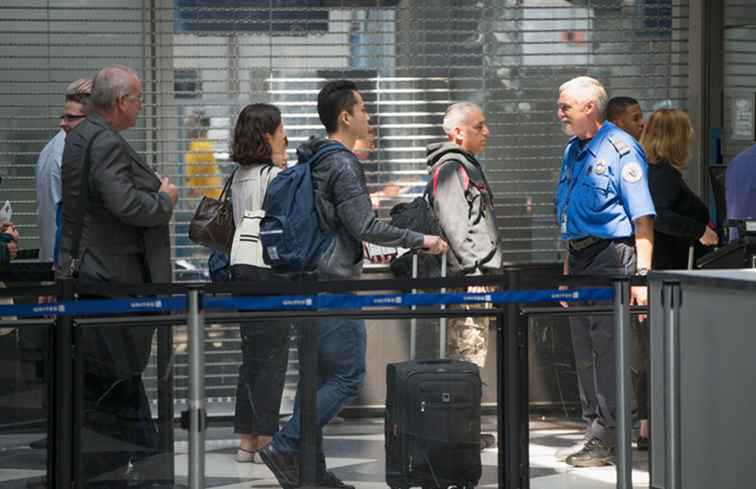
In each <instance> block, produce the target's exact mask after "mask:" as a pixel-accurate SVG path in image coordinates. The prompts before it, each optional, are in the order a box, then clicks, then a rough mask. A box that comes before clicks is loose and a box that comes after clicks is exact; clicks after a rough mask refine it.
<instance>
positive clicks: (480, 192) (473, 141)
mask: <svg viewBox="0 0 756 489" xmlns="http://www.w3.org/2000/svg"><path fill="white" fill-rule="evenodd" d="M443 128H444V132H445V133H446V136H447V137H448V138H449V141H448V142H445V143H435V144H431V145H430V146H428V167H429V172H430V179H431V185H432V192H431V200H432V203H433V210H434V212H435V214H436V216H437V218H438V221H439V224H440V225H441V229H443V231H444V237H445V238H446V240H447V241H448V242H449V253H447V260H448V264H449V271H450V273H451V274H453V275H466V276H477V275H483V274H486V273H496V272H498V270H499V268H500V267H501V250H500V249H499V238H498V233H497V231H496V217H495V215H494V209H493V194H492V193H491V187H490V186H489V185H488V181H487V180H486V176H485V173H484V172H483V167H482V166H481V164H480V163H479V162H478V160H477V159H476V157H477V156H478V155H479V154H480V153H482V152H483V149H484V148H485V146H486V140H487V139H488V136H489V134H490V131H489V130H488V126H486V119H485V117H484V116H483V112H482V111H481V110H480V107H478V106H477V105H475V104H473V103H470V102H460V103H456V104H453V105H451V106H449V108H448V109H447V110H446V115H445V116H444V122H443ZM469 292H479V293H483V292H487V288H486V287H470V289H469ZM459 307H465V308H468V309H469V308H473V307H490V305H489V304H472V305H464V306H459ZM488 322H489V318H487V317H478V318H472V317H468V318H463V317H457V318H450V319H449V321H448V323H447V336H446V338H447V342H446V345H447V354H448V357H449V358H453V359H458V360H467V361H469V362H473V363H475V364H477V365H478V366H479V367H483V366H484V365H485V362H486V353H487V351H488Z"/></svg>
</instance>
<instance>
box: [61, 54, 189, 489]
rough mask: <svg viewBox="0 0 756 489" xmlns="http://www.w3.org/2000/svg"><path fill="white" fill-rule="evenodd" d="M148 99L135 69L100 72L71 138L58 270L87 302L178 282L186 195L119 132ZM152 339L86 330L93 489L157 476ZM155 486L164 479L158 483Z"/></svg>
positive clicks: (86, 478) (145, 330)
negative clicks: (178, 230) (177, 238)
mask: <svg viewBox="0 0 756 489" xmlns="http://www.w3.org/2000/svg"><path fill="white" fill-rule="evenodd" d="M141 96H142V87H141V82H140V81H139V77H138V76H137V74H136V73H135V72H134V71H133V70H131V69H130V68H127V67H125V66H111V67H107V68H104V69H102V70H101V71H100V72H99V73H98V74H97V76H96V78H95V80H94V86H93V88H92V94H91V96H90V103H91V104H92V111H91V112H90V113H89V115H87V118H86V120H84V121H83V122H82V123H81V124H79V125H78V126H77V127H76V128H75V129H74V130H73V131H71V133H70V134H69V135H68V137H66V145H65V149H64V151H63V163H62V168H61V177H62V178H61V180H62V189H63V213H62V233H61V247H60V256H59V260H58V271H59V274H61V275H62V276H67V275H71V274H73V275H77V276H78V284H79V288H78V291H79V293H80V294H84V295H85V296H97V295H98V294H101V292H99V291H98V286H101V285H103V284H118V283H121V284H143V283H149V282H170V280H171V249H170V238H169V233H168V231H169V229H168V223H169V221H170V219H171V215H172V214H173V208H174V206H175V204H176V200H177V198H178V190H177V189H176V186H175V185H173V184H172V183H171V182H170V181H169V179H168V178H167V177H162V178H161V177H160V176H159V175H158V174H157V173H155V171H154V170H153V169H152V168H150V167H149V166H147V164H146V163H145V162H144V160H143V159H142V157H140V156H139V155H138V154H137V153H136V152H135V151H134V150H133V149H132V148H131V147H130V146H129V144H128V143H127V142H126V140H125V139H124V138H123V137H122V136H121V135H120V134H119V133H120V132H121V131H123V130H126V129H128V128H130V127H132V126H133V125H134V124H135V123H136V118H137V115H138V114H139V110H140V109H141ZM90 143H91V146H90ZM88 146H90V150H89V162H90V170H89V178H88V182H87V184H88V187H87V188H88V197H87V201H86V204H82V202H81V201H80V192H81V190H82V182H81V180H82V162H83V158H82V153H83V152H84V151H85V149H86V148H87V147H88ZM83 207H84V208H83ZM81 216H83V223H82V225H81V228H80V229H79V227H78V222H80V221H78V219H81V218H82V217H81ZM79 230H80V234H79ZM77 234H78V235H79V236H78V238H79V239H80V243H79V246H78V251H77V250H75V248H76V247H75V246H74V241H75V239H77V236H75V235H77ZM74 255H75V256H74ZM153 331H154V328H153V327H149V326H148V327H133V326H131V327H107V328H106V327H102V328H87V329H84V330H83V331H82V335H81V343H80V345H79V352H80V355H81V358H82V362H83V367H84V369H83V370H84V371H83V376H84V379H83V380H84V382H83V385H84V392H83V397H84V399H83V409H82V412H81V413H77V415H79V414H80V415H81V416H82V427H83V428H84V430H83V433H82V444H81V457H82V458H81V463H80V467H81V472H80V474H78V475H77V479H78V480H79V481H81V483H83V485H84V486H85V487H98V486H103V487H122V486H123V487H125V486H126V485H129V487H133V485H134V472H135V471H137V472H139V471H140V470H141V471H142V472H143V473H142V474H140V476H139V478H142V479H145V478H146V479H150V478H151V477H152V474H150V472H151V470H149V469H148V468H147V467H149V466H150V465H154V464H150V463H149V460H150V459H151V460H152V461H154V460H155V458H157V457H154V456H155V455H156V454H157V451H158V449H157V446H158V445H157V432H156V429H155V425H154V423H153V422H152V417H151V415H150V407H149V402H148V400H147V396H146V394H145V392H144V386H143V384H142V377H141V376H142V371H143V370H144V368H145V366H146V365H147V361H148V359H149V353H150V348H151V343H152V335H153ZM103 442H104V443H103ZM95 478H97V480H96V481H95V480H93V479H95ZM129 479H131V480H130V481H129ZM156 479H160V477H157V476H156V477H152V480H153V481H154V480H156Z"/></svg>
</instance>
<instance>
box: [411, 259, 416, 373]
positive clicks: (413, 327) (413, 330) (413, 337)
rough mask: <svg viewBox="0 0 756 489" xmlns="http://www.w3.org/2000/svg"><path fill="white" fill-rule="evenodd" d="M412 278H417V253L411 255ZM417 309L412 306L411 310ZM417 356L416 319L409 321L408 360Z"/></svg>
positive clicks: (414, 291) (413, 290) (414, 290)
mask: <svg viewBox="0 0 756 489" xmlns="http://www.w3.org/2000/svg"><path fill="white" fill-rule="evenodd" d="M412 278H417V253H412ZM412 293H413V294H415V293H417V289H412ZM415 309H417V307H416V306H412V310H413V311H414V310H415ZM416 356H417V318H415V317H413V318H412V319H410V360H414V359H415V357H416Z"/></svg>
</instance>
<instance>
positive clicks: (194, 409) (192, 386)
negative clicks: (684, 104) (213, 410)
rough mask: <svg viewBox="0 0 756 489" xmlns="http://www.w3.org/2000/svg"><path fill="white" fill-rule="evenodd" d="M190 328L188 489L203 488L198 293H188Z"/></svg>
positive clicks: (202, 327) (202, 384) (202, 318)
mask: <svg viewBox="0 0 756 489" xmlns="http://www.w3.org/2000/svg"><path fill="white" fill-rule="evenodd" d="M187 308H188V310H187V323H188V326H189V489H205V313H204V311H203V310H202V306H201V304H200V291H199V290H197V289H189V290H188V292H187Z"/></svg>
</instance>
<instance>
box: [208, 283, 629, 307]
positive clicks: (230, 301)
mask: <svg viewBox="0 0 756 489" xmlns="http://www.w3.org/2000/svg"><path fill="white" fill-rule="evenodd" d="M613 298H614V289H610V288H588V289H575V290H528V291H507V292H491V293H486V294H470V293H462V292H456V293H444V294H381V295H355V294H319V295H313V296H307V295H297V296H273V297H228V298H224V297H208V298H205V300H204V301H203V305H202V307H203V308H204V309H223V310H228V309H236V310H247V311H250V310H274V309H284V310H286V309H296V310H307V309H360V308H363V307H387V306H389V307H391V306H393V307H401V306H404V307H407V306H437V305H452V304H471V303H486V302H490V303H493V304H512V303H517V304H526V303H534V302H560V301H565V302H574V301H589V300H591V301H610V300H612V299H613Z"/></svg>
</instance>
